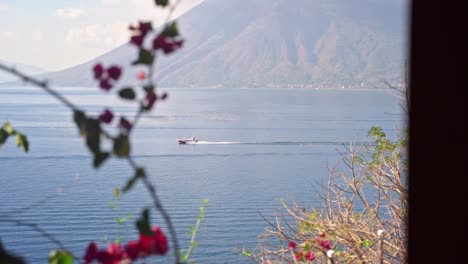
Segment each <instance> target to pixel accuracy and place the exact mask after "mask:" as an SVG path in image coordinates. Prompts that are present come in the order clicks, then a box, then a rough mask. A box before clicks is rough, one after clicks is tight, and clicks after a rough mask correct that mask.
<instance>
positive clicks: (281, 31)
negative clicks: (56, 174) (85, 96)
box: [44, 0, 406, 88]
mask: <svg viewBox="0 0 468 264" xmlns="http://www.w3.org/2000/svg"><path fill="white" fill-rule="evenodd" d="M178 20H179V24H180V28H181V31H182V34H183V36H184V38H186V45H185V47H184V48H183V49H182V50H181V51H179V52H176V53H175V54H174V55H171V56H169V57H160V58H159V61H158V64H157V67H156V73H155V75H156V78H157V80H158V82H159V85H160V86H164V87H289V86H297V87H303V86H311V87H317V86H322V87H334V88H336V87H338V86H341V85H354V86H356V85H360V84H361V83H363V82H364V83H366V85H367V86H372V87H374V86H376V85H379V84H381V83H382V81H383V80H389V81H394V80H398V79H400V78H401V76H402V70H403V64H404V56H405V44H406V40H405V30H404V29H405V6H404V5H403V2H402V1H396V0H353V1H349V0H295V1H290V0H255V1H252V0H205V1H204V2H203V3H201V4H199V5H198V6H196V7H194V8H193V9H191V10H190V11H188V12H187V13H186V14H184V15H183V16H181V17H180V18H179V19H178ZM135 57H136V49H135V48H134V47H131V46H129V45H124V46H121V47H119V48H117V49H115V50H112V51H110V52H108V53H106V54H104V55H103V56H101V57H98V58H96V59H95V60H92V61H90V62H87V63H85V64H82V65H78V66H75V67H72V68H69V69H66V70H64V71H60V72H56V73H52V74H48V75H45V76H44V77H47V78H49V79H51V80H52V81H54V82H55V83H56V84H60V85H93V84H94V82H93V80H92V79H91V74H90V69H91V67H92V65H93V64H94V63H95V62H97V61H99V62H104V63H105V64H110V63H116V64H120V65H126V67H128V65H129V64H130V62H131V61H132V59H134V58H135ZM125 72H126V73H127V74H126V75H124V80H123V81H122V82H132V81H133V80H134V69H130V68H128V69H127V68H126V70H125Z"/></svg>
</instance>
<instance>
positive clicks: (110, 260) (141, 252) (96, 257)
mask: <svg viewBox="0 0 468 264" xmlns="http://www.w3.org/2000/svg"><path fill="white" fill-rule="evenodd" d="M151 231H152V234H151V235H145V234H140V237H139V240H134V241H129V242H128V243H127V245H125V247H122V246H121V245H119V244H115V243H111V244H109V246H108V247H107V249H103V250H99V249H98V245H97V244H96V243H94V242H92V243H90V244H89V245H88V249H87V250H86V254H85V256H84V258H83V259H84V261H85V263H86V264H88V263H92V262H93V261H97V262H98V263H100V264H118V263H121V262H122V261H123V260H125V261H127V262H128V263H131V262H132V261H135V260H137V259H138V258H144V257H147V256H150V255H164V254H166V252H167V251H168V250H169V246H168V244H167V239H166V236H165V235H164V234H163V232H162V231H161V229H160V228H159V227H153V228H152V230H151Z"/></svg>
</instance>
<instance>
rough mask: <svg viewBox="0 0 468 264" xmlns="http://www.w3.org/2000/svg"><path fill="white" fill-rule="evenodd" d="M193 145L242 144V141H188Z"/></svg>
mask: <svg viewBox="0 0 468 264" xmlns="http://www.w3.org/2000/svg"><path fill="white" fill-rule="evenodd" d="M189 144H194V145H226V144H243V143H242V142H230V141H201V140H199V141H198V142H197V143H189Z"/></svg>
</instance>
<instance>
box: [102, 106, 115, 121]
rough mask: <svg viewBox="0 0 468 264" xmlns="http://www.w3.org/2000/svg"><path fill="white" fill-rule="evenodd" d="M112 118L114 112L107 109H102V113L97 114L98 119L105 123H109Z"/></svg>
mask: <svg viewBox="0 0 468 264" xmlns="http://www.w3.org/2000/svg"><path fill="white" fill-rule="evenodd" d="M113 118H114V114H113V113H112V111H111V110H109V109H106V110H104V112H102V114H101V115H100V116H99V120H101V122H103V123H106V124H109V123H110V122H112V119H113Z"/></svg>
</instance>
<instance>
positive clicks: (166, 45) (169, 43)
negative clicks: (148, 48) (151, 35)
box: [153, 34, 184, 54]
mask: <svg viewBox="0 0 468 264" xmlns="http://www.w3.org/2000/svg"><path fill="white" fill-rule="evenodd" d="M183 44H184V40H173V39H171V38H168V37H167V36H165V35H164V34H159V36H157V37H156V38H155V39H154V40H153V49H154V50H158V49H161V50H162V51H163V52H164V54H170V53H172V52H174V51H176V50H177V49H179V48H181V47H182V45H183Z"/></svg>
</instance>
